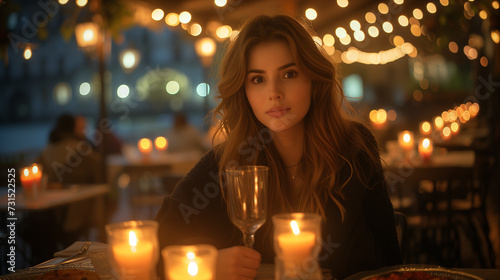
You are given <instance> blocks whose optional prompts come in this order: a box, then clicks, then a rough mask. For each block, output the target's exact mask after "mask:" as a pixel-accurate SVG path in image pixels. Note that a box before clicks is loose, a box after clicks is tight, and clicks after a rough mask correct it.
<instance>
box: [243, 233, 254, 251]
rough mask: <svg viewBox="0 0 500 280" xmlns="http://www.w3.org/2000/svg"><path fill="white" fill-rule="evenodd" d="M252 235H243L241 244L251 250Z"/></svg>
mask: <svg viewBox="0 0 500 280" xmlns="http://www.w3.org/2000/svg"><path fill="white" fill-rule="evenodd" d="M253 242H254V234H253V233H243V243H245V247H247V248H253Z"/></svg>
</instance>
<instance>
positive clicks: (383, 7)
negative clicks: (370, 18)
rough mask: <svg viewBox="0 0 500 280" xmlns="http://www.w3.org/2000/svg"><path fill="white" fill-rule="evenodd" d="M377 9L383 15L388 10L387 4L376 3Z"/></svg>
mask: <svg viewBox="0 0 500 280" xmlns="http://www.w3.org/2000/svg"><path fill="white" fill-rule="evenodd" d="M378 11H379V12H380V13H381V14H383V15H385V14H387V13H388V12H389V6H387V4H385V3H380V4H378Z"/></svg>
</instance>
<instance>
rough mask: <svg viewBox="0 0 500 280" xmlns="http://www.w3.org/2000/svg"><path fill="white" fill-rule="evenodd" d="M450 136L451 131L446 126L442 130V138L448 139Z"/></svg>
mask: <svg viewBox="0 0 500 280" xmlns="http://www.w3.org/2000/svg"><path fill="white" fill-rule="evenodd" d="M450 135H451V129H450V128H449V127H448V126H447V127H445V128H443V136H444V137H445V138H448V137H450Z"/></svg>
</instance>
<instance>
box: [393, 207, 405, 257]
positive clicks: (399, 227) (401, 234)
mask: <svg viewBox="0 0 500 280" xmlns="http://www.w3.org/2000/svg"><path fill="white" fill-rule="evenodd" d="M394 221H395V223H396V233H397V235H398V241H399V248H400V250H401V257H402V259H403V264H406V259H407V255H406V254H407V247H408V222H407V220H406V216H405V214H403V213H402V212H399V211H394Z"/></svg>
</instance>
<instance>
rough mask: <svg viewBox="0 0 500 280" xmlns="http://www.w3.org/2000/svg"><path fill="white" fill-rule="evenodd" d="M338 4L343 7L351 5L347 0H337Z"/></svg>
mask: <svg viewBox="0 0 500 280" xmlns="http://www.w3.org/2000/svg"><path fill="white" fill-rule="evenodd" d="M337 5H339V7H341V8H345V7H347V6H348V5H349V1H347V0H337Z"/></svg>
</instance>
